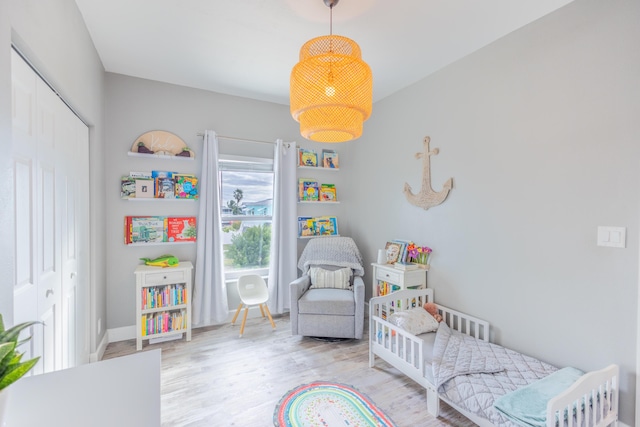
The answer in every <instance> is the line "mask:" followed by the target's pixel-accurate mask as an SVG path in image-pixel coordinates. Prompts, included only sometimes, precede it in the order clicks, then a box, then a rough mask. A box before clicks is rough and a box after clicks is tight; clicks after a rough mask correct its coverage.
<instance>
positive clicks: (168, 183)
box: [155, 177, 176, 199]
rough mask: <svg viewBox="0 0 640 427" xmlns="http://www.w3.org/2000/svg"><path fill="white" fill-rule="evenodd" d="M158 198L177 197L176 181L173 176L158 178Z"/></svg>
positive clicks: (156, 195) (156, 193) (156, 192)
mask: <svg viewBox="0 0 640 427" xmlns="http://www.w3.org/2000/svg"><path fill="white" fill-rule="evenodd" d="M155 184H156V191H155V197H156V199H175V198H176V192H175V181H174V180H173V178H172V177H158V178H156V183H155Z"/></svg>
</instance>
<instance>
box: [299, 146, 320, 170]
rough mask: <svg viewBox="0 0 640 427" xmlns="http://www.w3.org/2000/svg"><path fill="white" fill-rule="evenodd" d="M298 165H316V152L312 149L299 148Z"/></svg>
mask: <svg viewBox="0 0 640 427" xmlns="http://www.w3.org/2000/svg"><path fill="white" fill-rule="evenodd" d="M298 155H299V162H298V164H299V165H300V166H313V167H315V166H318V153H316V152H315V151H314V150H307V149H304V148H300V149H299V151H298Z"/></svg>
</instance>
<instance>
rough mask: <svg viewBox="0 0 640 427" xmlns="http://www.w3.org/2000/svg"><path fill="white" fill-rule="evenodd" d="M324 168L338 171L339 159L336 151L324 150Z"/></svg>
mask: <svg viewBox="0 0 640 427" xmlns="http://www.w3.org/2000/svg"><path fill="white" fill-rule="evenodd" d="M322 166H323V167H325V168H329V169H338V168H339V167H340V166H339V158H338V152H337V151H336V150H328V149H323V150H322Z"/></svg>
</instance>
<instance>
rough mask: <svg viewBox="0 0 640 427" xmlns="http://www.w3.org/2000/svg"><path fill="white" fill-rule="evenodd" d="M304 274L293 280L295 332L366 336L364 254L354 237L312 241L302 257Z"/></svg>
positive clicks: (292, 320) (311, 334)
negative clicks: (364, 332) (364, 331)
mask: <svg viewBox="0 0 640 427" xmlns="http://www.w3.org/2000/svg"><path fill="white" fill-rule="evenodd" d="M298 268H299V269H300V271H302V276H301V277H299V278H298V279H297V280H295V281H293V282H291V284H290V285H289V287H290V291H291V313H290V314H291V332H292V334H293V335H303V336H309V337H325V338H355V339H361V338H362V330H363V327H364V281H363V280H362V276H363V274H364V268H363V266H362V256H361V255H360V251H359V250H358V247H357V246H356V244H355V243H354V241H353V239H351V238H350V237H342V236H332V237H317V238H313V239H311V240H309V242H308V243H307V246H306V247H305V248H304V250H303V251H302V255H300V259H299V260H298Z"/></svg>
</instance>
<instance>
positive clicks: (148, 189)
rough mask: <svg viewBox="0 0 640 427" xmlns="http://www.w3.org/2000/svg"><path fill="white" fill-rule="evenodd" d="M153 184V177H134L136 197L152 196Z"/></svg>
mask: <svg viewBox="0 0 640 427" xmlns="http://www.w3.org/2000/svg"><path fill="white" fill-rule="evenodd" d="M154 190H155V185H154V182H153V179H150V178H136V199H138V198H141V197H144V198H153V197H154V194H155V191H154Z"/></svg>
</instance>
